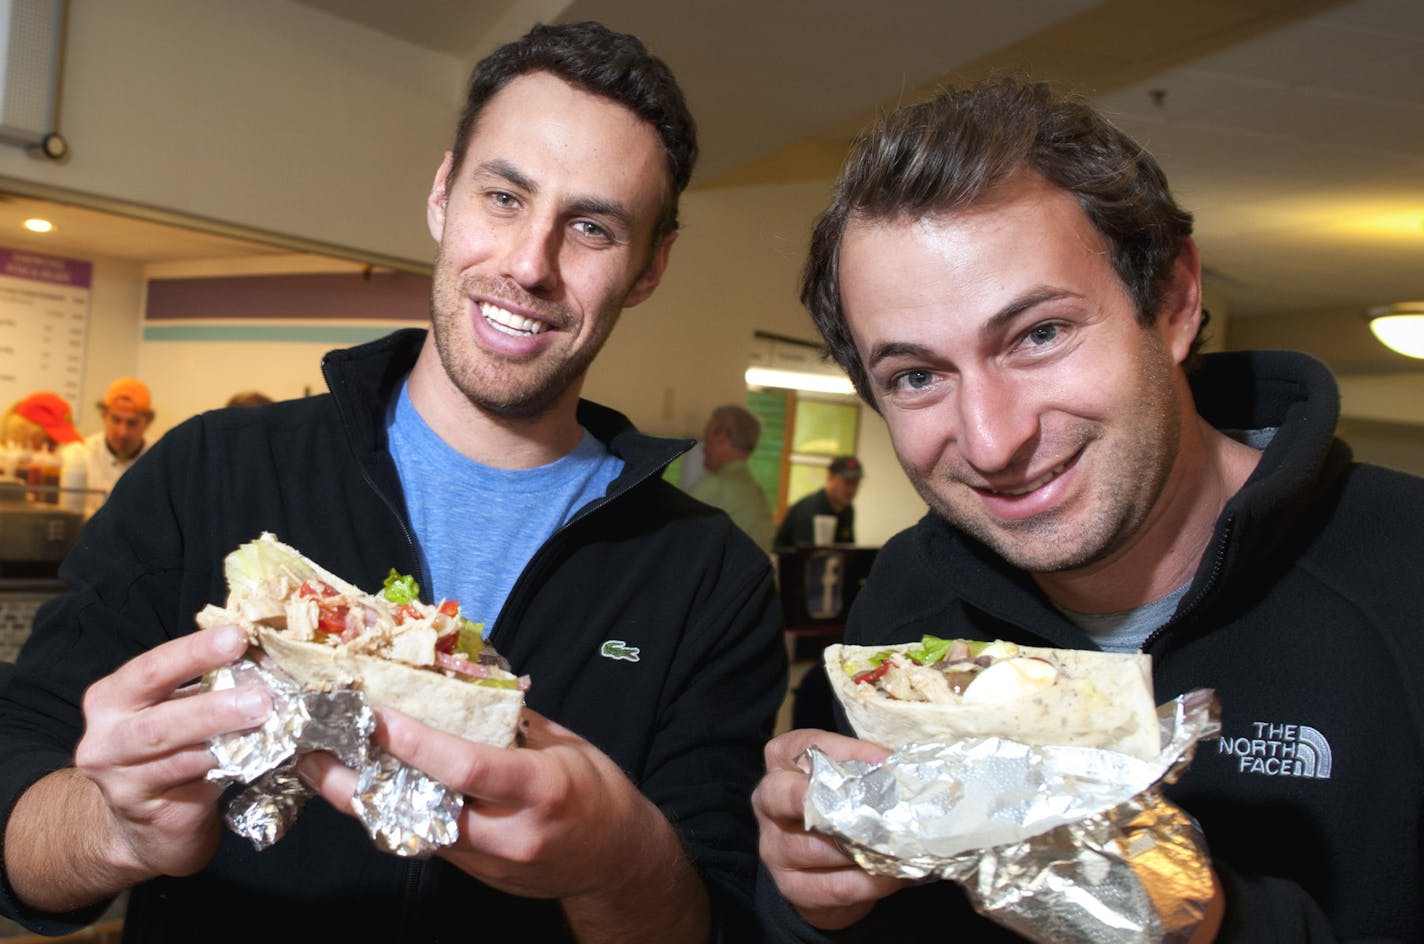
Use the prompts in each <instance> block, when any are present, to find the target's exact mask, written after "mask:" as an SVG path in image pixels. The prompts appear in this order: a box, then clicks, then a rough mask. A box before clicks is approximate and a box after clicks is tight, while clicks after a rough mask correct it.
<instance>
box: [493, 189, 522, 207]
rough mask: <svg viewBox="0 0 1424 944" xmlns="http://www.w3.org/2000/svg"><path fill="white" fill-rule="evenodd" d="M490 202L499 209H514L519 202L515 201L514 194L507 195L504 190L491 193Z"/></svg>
mask: <svg viewBox="0 0 1424 944" xmlns="http://www.w3.org/2000/svg"><path fill="white" fill-rule="evenodd" d="M490 202H491V203H493V204H494V205H495V206H498V207H512V206H514V205H515V204H516V203H518V202H519V201H517V200H515V199H514V194H512V193H505V192H504V191H503V190H495V191H493V192H491V193H490Z"/></svg>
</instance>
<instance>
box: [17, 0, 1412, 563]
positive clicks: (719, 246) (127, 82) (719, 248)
mask: <svg viewBox="0 0 1424 944" xmlns="http://www.w3.org/2000/svg"><path fill="white" fill-rule="evenodd" d="M65 66H66V70H65V84H64V91H63V120H62V125H61V130H62V131H63V132H64V134H65V135H66V137H67V138H68V139H69V141H70V144H71V146H72V148H73V156H72V157H71V158H70V159H69V160H68V161H66V162H64V163H60V164H52V163H46V162H43V161H40V160H37V159H35V158H32V157H29V156H27V155H26V154H24V152H22V151H20V150H19V149H16V148H10V147H0V178H4V177H8V178H11V179H12V180H19V181H22V182H28V183H32V184H35V185H40V186H44V187H52V188H58V189H61V190H66V191H71V192H81V193H90V194H98V195H103V196H105V197H109V198H113V199H116V200H120V201H124V202H129V203H135V204H142V205H146V206H151V207H156V208H159V209H163V210H169V211H174V212H177V213H182V214H187V215H193V216H197V217H203V218H208V219H212V220H217V221H222V222H226V223H231V224H237V225H240V226H246V227H254V228H256V229H259V230H263V231H268V232H272V233H277V234H282V235H285V236H290V237H296V238H300V239H305V240H313V241H317V242H321V243H329V244H335V245H338V246H342V247H346V248H347V249H349V250H352V251H353V252H359V251H370V252H372V253H376V254H380V255H384V256H392V257H398V258H401V259H408V260H412V261H413V262H417V263H424V262H428V261H429V260H430V258H431V255H432V248H433V247H432V245H431V243H430V238H429V235H428V233H427V232H426V230H425V224H424V217H423V201H424V197H425V193H426V191H427V189H428V186H429V181H430V177H431V174H432V173H433V170H434V168H435V166H436V164H437V163H438V162H439V160H440V157H441V155H442V153H443V150H444V148H445V146H446V144H447V137H448V135H449V133H450V129H451V126H452V125H453V121H454V116H455V112H456V110H457V107H458V103H459V100H460V97H461V87H462V85H463V82H464V79H465V74H466V71H467V64H465V63H462V62H458V61H456V60H454V59H452V58H450V57H443V56H440V55H438V54H435V53H431V52H430V51H428V50H425V49H421V48H417V47H415V46H411V45H409V44H405V43H402V42H399V41H396V40H391V39H388V38H384V37H381V36H378V35H377V34H375V33H372V32H370V31H367V30H364V29H362V28H360V27H357V26H354V25H352V24H350V23H347V22H344V21H342V20H339V19H337V18H334V17H330V16H326V15H324V14H321V13H318V12H316V11H313V10H310V9H308V8H306V7H303V6H301V5H298V4H292V3H286V2H281V0H243V2H241V3H235V2H231V0H124V2H122V3H118V2H111V0H73V3H72V9H71V16H70V24H69V37H68V56H67V60H66V64H65ZM3 184H4V181H3V180H0V187H3ZM828 192H829V182H828V181H825V182H816V183H810V184H795V185H786V186H774V187H773V186H763V187H746V188H735V189H719V190H711V191H694V192H693V193H691V194H689V195H688V196H687V197H686V198H685V206H684V210H683V219H684V223H685V227H684V231H683V233H682V234H681V237H680V238H679V241H678V243H677V245H676V247H675V249H674V252H673V262H672V267H671V269H670V270H669V273H668V276H667V278H666V280H665V282H664V285H663V286H662V288H661V289H660V290H659V291H658V292H657V293H656V294H655V295H654V296H653V298H652V299H650V300H649V301H648V302H647V303H645V304H644V305H642V306H640V307H638V308H634V309H630V310H629V311H627V312H626V313H625V314H624V316H623V322H622V324H621V325H620V326H619V328H618V330H617V331H616V332H615V334H614V336H613V339H612V340H611V341H610V343H609V345H608V348H607V349H606V351H605V352H604V354H603V356H602V357H601V358H600V360H599V361H598V363H597V364H596V365H595V368H594V370H593V372H592V374H591V376H590V378H589V380H588V383H587V386H586V388H585V393H586V395H588V396H591V397H593V398H595V399H600V400H604V401H606V402H609V403H610V404H612V405H614V406H616V407H618V408H620V409H622V410H624V411H625V412H627V413H628V414H629V415H630V416H632V417H633V419H634V420H635V422H637V423H638V424H639V425H640V426H642V427H644V428H645V429H648V430H649V431H652V432H657V433H666V434H696V433H697V432H699V431H700V430H701V428H702V424H703V420H704V419H705V417H706V414H707V412H708V411H709V410H710V409H711V408H712V407H713V406H715V405H716V404H717V403H720V402H725V401H727V400H731V399H736V398H737V397H739V396H740V394H741V391H742V379H741V375H742V370H743V368H744V367H745V365H746V354H747V350H748V348H749V345H750V344H751V340H752V334H753V332H754V331H756V330H763V331H769V332H772V333H776V334H783V335H788V336H792V337H799V338H804V339H808V340H814V339H815V334H814V331H813V329H812V327H811V324H810V321H809V319H808V318H807V316H806V315H805V314H804V313H803V312H802V311H801V309H800V306H799V304H798V302H797V300H796V291H797V279H798V276H799V272H800V267H801V262H802V254H803V253H804V249H805V243H806V238H807V234H808V231H809V227H810V224H811V220H812V219H813V217H814V216H815V214H816V213H817V212H818V211H819V210H820V209H821V208H822V206H823V204H824V201H825V200H826V198H827V195H828ZM93 261H94V262H95V286H94V292H93V296H92V311H93V318H92V322H91V329H90V333H89V338H88V356H87V359H86V374H85V379H84V394H83V398H82V399H83V401H84V403H81V404H76V407H77V412H78V414H79V420H80V424H81V428H83V429H85V431H86V432H87V431H92V430H93V429H95V428H97V417H96V416H93V415H92V414H93V410H92V402H93V401H94V400H95V399H97V397H98V396H99V394H100V392H101V391H102V389H103V387H104V386H105V385H106V384H107V383H108V382H109V380H111V379H112V378H113V377H114V376H117V375H119V374H121V373H130V372H137V373H140V374H141V375H143V376H145V378H146V379H148V380H149V381H150V383H151V384H152V385H153V387H154V392H155V399H156V405H157V408H158V410H159V419H158V424H159V426H158V428H160V429H164V428H167V427H168V426H171V425H172V424H173V423H175V422H177V421H178V420H180V419H182V418H183V417H184V416H186V415H187V414H188V413H191V412H193V411H195V410H197V409H202V408H207V407H208V406H212V405H216V404H218V403H220V402H222V401H223V400H224V399H225V398H226V396H227V395H228V394H229V393H231V392H232V390H234V389H237V388H238V387H240V386H241V387H247V386H255V387H261V388H264V389H268V390H269V391H271V392H272V393H274V394H278V395H291V394H296V393H298V392H300V391H302V390H304V389H306V388H307V387H308V386H312V387H318V388H319V384H320V380H319V372H318V371H317V369H316V361H317V359H318V358H319V355H320V353H321V351H322V350H324V348H325V346H324V345H314V346H303V345H283V346H279V347H280V350H278V349H274V348H273V346H271V345H263V346H257V347H250V348H249V347H243V346H233V347H225V348H224V349H223V350H222V352H221V355H220V356H215V355H214V354H213V351H212V349H211V347H207V348H190V349H183V348H181V347H174V346H164V347H162V348H160V347H159V346H157V345H155V344H146V343H144V342H142V341H141V340H140V322H139V310H140V300H141V296H142V288H141V285H142V282H141V273H139V272H138V271H137V270H136V269H135V268H134V267H133V266H132V265H130V264H126V263H121V262H116V261H113V260H93ZM1214 307H1215V308H1216V309H1217V311H1216V314H1217V316H1218V322H1217V324H1216V326H1215V330H1216V332H1218V338H1221V337H1225V335H1226V332H1225V327H1226V326H1225V324H1224V316H1225V314H1226V312H1225V311H1224V309H1222V308H1221V307H1220V306H1219V305H1217V306H1214ZM1238 321H1241V324H1236V323H1233V324H1232V325H1231V332H1232V336H1231V337H1230V338H1229V341H1230V343H1231V344H1232V346H1245V345H1243V344H1242V343H1241V342H1240V341H1238V340H1237V334H1238V329H1244V328H1246V327H1249V326H1248V325H1246V323H1245V321H1244V320H1241V319H1238ZM1240 336H1241V337H1248V336H1249V335H1248V333H1246V332H1245V331H1244V330H1243V331H1242V333H1241V335H1240ZM1247 343H1249V342H1247ZM1343 379H1344V380H1345V381H1346V383H1345V403H1346V409H1347V411H1349V410H1353V409H1356V408H1357V405H1359V406H1358V408H1359V409H1360V410H1368V413H1367V415H1374V414H1375V412H1377V410H1376V408H1375V407H1373V406H1368V407H1367V406H1365V405H1364V404H1367V403H1368V404H1376V403H1384V404H1390V403H1392V404H1395V405H1396V406H1395V408H1393V409H1391V410H1390V411H1389V414H1390V415H1389V417H1388V418H1390V419H1396V420H1398V421H1399V422H1401V423H1410V424H1418V423H1419V422H1420V420H1421V418H1424V408H1421V407H1424V402H1421V396H1424V393H1421V391H1420V389H1419V387H1418V386H1417V384H1418V381H1417V380H1414V379H1413V378H1410V381H1409V382H1410V384H1412V386H1396V385H1395V383H1394V381H1393V380H1392V379H1391V378H1387V377H1385V378H1373V379H1372V380H1370V382H1369V383H1368V385H1364V384H1356V383H1354V380H1353V378H1349V377H1346V378H1343ZM1366 386H1368V389H1366ZM85 404H88V406H86V405H85ZM863 422H864V428H863V434H862V437H861V441H862V443H863V448H862V450H861V451H862V458H863V459H864V461H865V463H866V466H867V468H868V469H869V470H870V475H869V477H868V478H867V480H866V485H865V488H864V490H863V492H862V497H861V498H860V499H859V501H858V507H859V509H860V518H861V536H862V538H863V539H864V540H867V541H869V540H870V539H871V537H872V536H874V537H875V538H876V539H877V540H878V539H880V538H882V537H883V536H888V534H890V533H893V532H894V531H896V530H899V529H900V528H901V527H904V526H906V525H908V524H909V523H911V522H913V521H914V520H915V519H916V518H917V517H919V515H920V513H921V512H922V510H923V506H922V504H921V503H920V501H919V499H918V497H917V496H916V495H915V494H914V492H913V491H912V490H911V489H910V488H909V486H908V484H907V483H906V482H905V480H904V476H903V474H902V473H900V472H899V470H898V465H897V463H896V461H895V459H894V456H893V452H892V450H891V449H890V447H889V444H888V440H887V438H886V437H885V436H884V428H883V424H881V423H880V421H879V419H878V417H877V416H876V415H875V414H874V413H873V412H871V411H869V410H866V411H864V417H863Z"/></svg>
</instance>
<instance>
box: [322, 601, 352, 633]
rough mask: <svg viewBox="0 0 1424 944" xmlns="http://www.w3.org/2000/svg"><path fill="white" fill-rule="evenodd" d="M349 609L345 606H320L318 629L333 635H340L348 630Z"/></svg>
mask: <svg viewBox="0 0 1424 944" xmlns="http://www.w3.org/2000/svg"><path fill="white" fill-rule="evenodd" d="M347 610H348V608H347V607H344V606H323V607H319V608H318V609H317V617H316V628H317V631H318V632H323V633H327V634H328V635H331V636H340V635H341V634H342V633H344V632H346V613H347Z"/></svg>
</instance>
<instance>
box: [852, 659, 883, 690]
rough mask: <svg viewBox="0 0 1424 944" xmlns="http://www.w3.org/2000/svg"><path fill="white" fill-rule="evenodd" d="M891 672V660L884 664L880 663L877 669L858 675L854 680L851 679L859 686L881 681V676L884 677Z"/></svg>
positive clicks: (867, 670)
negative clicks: (863, 683)
mask: <svg viewBox="0 0 1424 944" xmlns="http://www.w3.org/2000/svg"><path fill="white" fill-rule="evenodd" d="M889 671H890V660H889V659H886V660H885V661H884V662H882V663H880V664H879V665H877V666H876V667H875V668H873V669H866V670H865V671H864V672H861V673H860V674H859V675H856V676H855V677H854V678H852V679H851V681H852V682H855V683H856V684H857V685H858V684H860V683H861V682H874V681H875V680H876V679H879V678H880V677H881V676H883V675H884V674H885V673H886V672H889Z"/></svg>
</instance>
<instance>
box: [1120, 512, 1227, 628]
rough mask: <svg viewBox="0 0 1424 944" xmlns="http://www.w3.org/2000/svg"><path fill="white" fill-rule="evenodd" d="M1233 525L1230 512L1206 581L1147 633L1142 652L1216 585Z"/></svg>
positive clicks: (1193, 607)
mask: <svg viewBox="0 0 1424 944" xmlns="http://www.w3.org/2000/svg"><path fill="white" fill-rule="evenodd" d="M1235 527H1236V515H1234V514H1232V515H1229V516H1227V518H1226V519H1225V520H1224V521H1223V522H1222V525H1221V540H1220V541H1218V542H1216V558H1215V560H1213V561H1212V566H1211V571H1210V572H1209V573H1208V574H1207V577H1206V581H1205V582H1204V583H1203V584H1202V585H1201V588H1200V589H1199V590H1198V591H1197V592H1196V593H1194V594H1192V598H1191V602H1190V604H1188V606H1187V608H1186V609H1184V610H1179V611H1178V612H1176V613H1173V614H1172V618H1171V619H1169V620H1167V622H1165V623H1163V624H1162V625H1161V626H1158V627H1157V628H1156V629H1154V630H1153V631H1152V632H1151V633H1149V634H1148V636H1147V638H1146V639H1145V640H1143V642H1142V651H1143V652H1146V651H1147V650H1148V649H1150V648H1151V647H1152V644H1153V643H1155V642H1156V641H1157V640H1158V639H1160V638H1161V637H1162V635H1163V634H1164V633H1166V632H1167V630H1169V629H1171V628H1172V627H1173V626H1176V625H1179V624H1181V623H1182V622H1184V621H1185V620H1186V618H1187V617H1189V616H1191V615H1192V613H1194V612H1195V611H1196V610H1197V608H1198V607H1199V606H1200V605H1201V601H1202V600H1204V599H1205V598H1206V596H1207V594H1208V593H1209V592H1210V591H1211V589H1212V588H1213V587H1215V586H1216V582H1217V580H1218V579H1219V578H1220V577H1221V571H1222V568H1223V567H1224V566H1225V565H1226V550H1227V548H1228V547H1229V546H1230V545H1231V532H1232V531H1233V530H1235Z"/></svg>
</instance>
